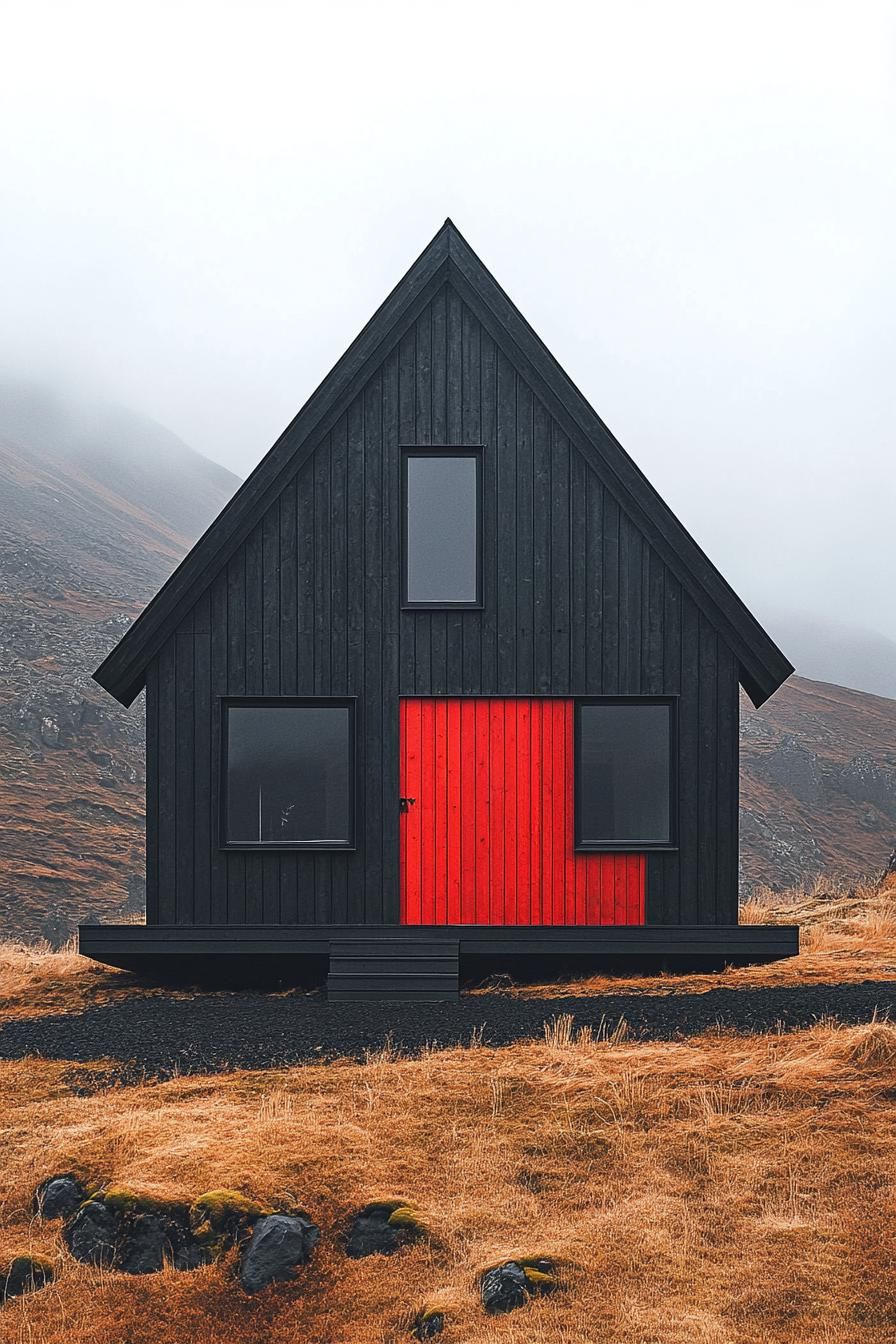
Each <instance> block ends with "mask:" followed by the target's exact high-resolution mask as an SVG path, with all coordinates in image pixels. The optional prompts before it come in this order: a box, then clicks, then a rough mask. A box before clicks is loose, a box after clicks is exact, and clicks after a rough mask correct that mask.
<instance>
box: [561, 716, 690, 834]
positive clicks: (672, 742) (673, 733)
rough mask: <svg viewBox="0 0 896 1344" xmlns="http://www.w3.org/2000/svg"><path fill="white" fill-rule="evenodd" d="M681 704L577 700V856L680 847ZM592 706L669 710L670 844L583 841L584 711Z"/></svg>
mask: <svg viewBox="0 0 896 1344" xmlns="http://www.w3.org/2000/svg"><path fill="white" fill-rule="evenodd" d="M678 701H679V697H678V696H677V695H591V696H577V697H576V698H575V701H574V711H573V818H574V820H573V828H574V829H573V848H574V850H575V852H576V853H577V854H601V853H609V854H612V853H616V854H625V853H629V854H632V853H637V854H640V853H643V852H644V851H646V850H651V851H654V852H659V853H662V852H672V851H675V850H677V849H678V848H679V843H678V794H679V788H678ZM588 705H627V706H633V705H650V706H654V707H656V706H658V705H666V706H667V707H668V709H669V839H668V840H583V839H582V815H581V800H582V777H581V761H582V750H581V745H582V744H581V735H582V714H581V710H582V708H584V707H586V706H588Z"/></svg>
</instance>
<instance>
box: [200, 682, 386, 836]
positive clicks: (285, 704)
mask: <svg viewBox="0 0 896 1344" xmlns="http://www.w3.org/2000/svg"><path fill="white" fill-rule="evenodd" d="M326 705H332V706H333V707H334V708H337V707H339V708H344V709H347V710H348V711H349V732H350V734H351V784H350V787H349V832H350V838H349V839H348V840H319V841H314V842H311V841H307V840H293V841H290V842H288V843H287V842H284V843H275V842H274V841H270V840H256V841H251V840H240V841H234V840H228V839H227V711H228V710H229V709H231V708H234V707H236V708H244V709H247V708H259V709H263V708H271V709H300V708H302V707H303V706H308V707H314V708H316V709H320V708H322V707H324V706H326ZM214 731H215V732H216V733H217V736H218V742H219V744H220V761H221V768H220V770H219V771H218V772H217V775H216V778H215V779H214V780H213V785H214V787H215V790H216V794H217V796H216V797H215V798H214V799H213V801H212V807H213V809H214V813H215V816H216V817H217V819H218V848H219V849H220V850H225V851H228V852H231V853H250V854H255V853H258V852H261V853H268V854H280V853H284V852H287V851H288V852H292V851H295V850H298V851H304V852H311V853H320V854H351V853H354V851H355V850H357V848H358V832H359V829H360V826H359V819H358V813H359V811H360V808H359V796H358V795H359V789H358V774H359V771H358V741H359V730H358V697H357V696H356V695H222V696H218V697H217V699H216V702H215V728H214Z"/></svg>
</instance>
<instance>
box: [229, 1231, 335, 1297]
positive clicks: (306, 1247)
mask: <svg viewBox="0 0 896 1344" xmlns="http://www.w3.org/2000/svg"><path fill="white" fill-rule="evenodd" d="M319 1239H320V1229H319V1228H318V1227H316V1226H315V1224H314V1223H312V1222H311V1219H310V1218H306V1217H305V1216H304V1214H299V1213H297V1214H288V1213H271V1214H268V1215H267V1216H266V1217H264V1218H259V1219H258V1221H257V1222H256V1223H255V1225H254V1227H253V1228H252V1235H251V1237H250V1238H249V1241H248V1242H247V1244H246V1245H245V1247H244V1248H243V1252H242V1255H241V1257H240V1283H241V1284H242V1286H243V1288H244V1289H245V1290H246V1292H247V1293H257V1292H258V1290H259V1289H260V1288H264V1287H266V1285H267V1284H269V1283H273V1282H274V1281H275V1280H277V1279H291V1278H293V1277H294V1273H295V1269H296V1266H297V1265H304V1264H307V1263H308V1261H309V1260H310V1259H311V1253H312V1251H313V1250H314V1248H315V1246H316V1245H317V1243H318V1241H319Z"/></svg>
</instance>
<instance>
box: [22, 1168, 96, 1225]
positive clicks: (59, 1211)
mask: <svg viewBox="0 0 896 1344" xmlns="http://www.w3.org/2000/svg"><path fill="white" fill-rule="evenodd" d="M86 1198H87V1191H86V1190H85V1188H84V1186H83V1184H82V1183H81V1181H79V1180H78V1178H77V1176H75V1175H74V1174H73V1173H72V1172H70V1171H66V1172H63V1173H62V1174H61V1175H59V1176H48V1177H47V1179H46V1180H45V1181H41V1183H40V1185H39V1186H38V1187H37V1189H36V1190H35V1192H34V1198H33V1199H32V1201H31V1212H32V1213H36V1214H37V1216H38V1217H39V1218H69V1217H70V1216H71V1215H72V1214H73V1213H75V1212H76V1210H78V1209H79V1208H80V1207H81V1205H82V1204H83V1203H84V1201H85V1199H86Z"/></svg>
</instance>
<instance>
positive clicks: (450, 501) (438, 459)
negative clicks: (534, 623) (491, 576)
mask: <svg viewBox="0 0 896 1344" xmlns="http://www.w3.org/2000/svg"><path fill="white" fill-rule="evenodd" d="M481 471H482V453H481V450H480V449H478V448H406V449H405V450H404V452H403V454H402V512H403V569H404V572H403V584H402V588H403V591H402V601H403V603H404V605H405V606H407V607H479V606H481V605H482V556H481V552H482V540H481V538H482V517H481V513H482V509H481V493H482V491H481Z"/></svg>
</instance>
